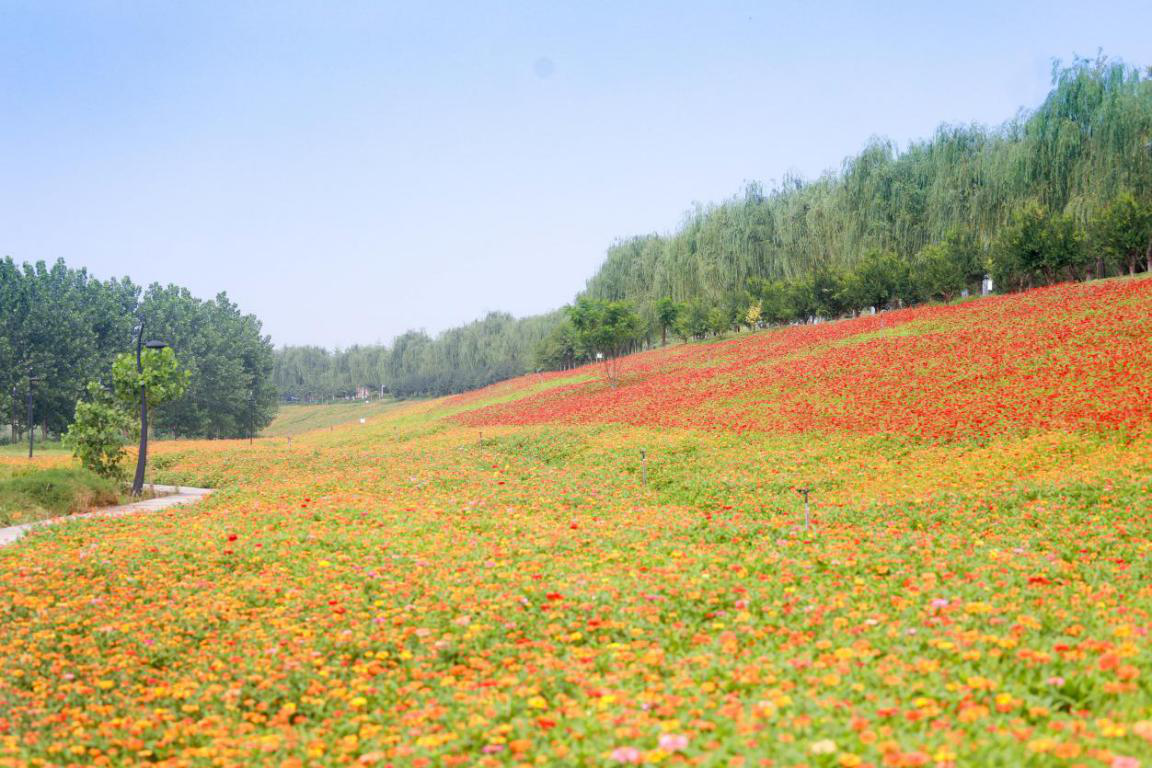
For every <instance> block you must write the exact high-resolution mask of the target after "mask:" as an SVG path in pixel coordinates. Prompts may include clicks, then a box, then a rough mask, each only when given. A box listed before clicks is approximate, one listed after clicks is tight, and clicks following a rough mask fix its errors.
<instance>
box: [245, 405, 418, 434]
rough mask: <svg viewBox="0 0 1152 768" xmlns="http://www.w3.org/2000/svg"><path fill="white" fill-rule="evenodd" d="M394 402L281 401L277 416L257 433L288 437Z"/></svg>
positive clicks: (365, 414)
mask: <svg viewBox="0 0 1152 768" xmlns="http://www.w3.org/2000/svg"><path fill="white" fill-rule="evenodd" d="M394 405H396V403H395V401H393V400H380V401H372V402H363V401H360V400H355V401H352V402H346V403H324V404H308V405H281V406H280V410H279V411H278V412H277V413H276V418H274V419H273V420H272V423H271V424H269V425H268V426H267V427H265V428H264V429H263V430H262V431H261V432H260V435H261V436H262V437H287V436H288V435H298V434H300V433H301V432H309V431H311V430H314V429H324V428H331V427H335V426H337V425H339V424H347V423H350V422H359V421H360V419H364V418H368V417H369V416H375V415H377V414H379V413H383V412H384V411H387V410H388V409H389V408H392V407H393V406H394Z"/></svg>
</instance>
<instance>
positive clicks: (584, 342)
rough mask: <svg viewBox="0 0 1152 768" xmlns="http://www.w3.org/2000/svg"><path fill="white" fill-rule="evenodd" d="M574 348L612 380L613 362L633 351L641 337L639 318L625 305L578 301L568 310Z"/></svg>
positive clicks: (594, 300)
mask: <svg viewBox="0 0 1152 768" xmlns="http://www.w3.org/2000/svg"><path fill="white" fill-rule="evenodd" d="M568 322H569V323H570V324H571V326H572V329H573V332H574V333H575V339H576V343H577V345H578V347H579V348H580V349H582V350H584V351H585V353H586V354H588V355H589V356H591V357H595V358H597V359H599V360H601V361H602V363H603V364H604V372H605V375H606V376H607V378H608V379H609V380H615V379H616V368H615V360H616V358H618V357H619V356H620V355H623V354H627V353H628V352H630V351H632V350H633V349H635V348H636V347H637V346H638V345H639V343H640V338H641V336H642V333H643V326H642V324H641V322H640V318H639V317H638V316H637V315H636V313H635V312H634V311H633V309H632V307H631V305H630V304H629V303H628V302H625V301H603V300H596V299H589V298H586V297H581V298H580V299H578V300H577V301H576V303H575V304H574V305H573V306H571V307H569V308H568Z"/></svg>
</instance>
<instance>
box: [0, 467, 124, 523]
mask: <svg viewBox="0 0 1152 768" xmlns="http://www.w3.org/2000/svg"><path fill="white" fill-rule="evenodd" d="M119 499H120V496H119V494H118V493H117V490H116V485H115V483H113V482H112V481H111V480H108V479H106V478H103V477H100V476H98V475H96V474H95V473H93V472H89V471H88V470H86V469H44V470H35V471H31V472H23V473H20V474H17V475H15V476H13V477H10V478H7V479H0V526H8V525H17V524H20V523H28V522H33V521H35V520H44V519H47V518H50V517H59V516H61V515H72V514H79V513H81V512H87V511H88V510H89V509H90V508H92V507H96V506H105V505H108V504H115V503H116V502H117V501H119Z"/></svg>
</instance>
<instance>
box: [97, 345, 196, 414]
mask: <svg viewBox="0 0 1152 768" xmlns="http://www.w3.org/2000/svg"><path fill="white" fill-rule="evenodd" d="M112 380H113V382H115V388H116V396H117V398H119V399H120V401H121V402H123V403H125V404H129V405H140V399H141V394H142V393H143V391H144V390H145V389H147V391H148V402H149V403H150V404H151V405H160V404H161V403H166V402H169V401H171V400H175V399H177V398H179V397H180V396H181V395H183V394H184V392H185V391H186V390H187V389H188V380H189V375H188V372H187V371H185V370H184V369H183V368H181V367H180V363H179V361H177V359H176V353H175V352H173V351H172V349H171V348H170V347H165V348H164V349H145V350H143V351H142V352H141V354H140V370H137V367H136V358H135V356H134V355H131V354H129V353H127V352H125V353H123V354H120V355H117V356H116V360H115V361H113V363H112Z"/></svg>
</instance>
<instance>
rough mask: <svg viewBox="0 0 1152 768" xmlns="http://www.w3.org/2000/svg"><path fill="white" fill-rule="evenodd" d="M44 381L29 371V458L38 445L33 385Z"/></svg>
mask: <svg viewBox="0 0 1152 768" xmlns="http://www.w3.org/2000/svg"><path fill="white" fill-rule="evenodd" d="M40 381H42V379H40V378H38V377H36V376H33V375H32V371H31V370H29V371H28V458H32V451H33V449H34V448H35V446H36V425H35V424H34V423H33V421H32V385H33V384H36V383H38V382H40Z"/></svg>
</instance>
